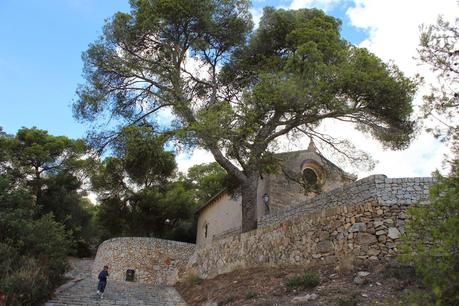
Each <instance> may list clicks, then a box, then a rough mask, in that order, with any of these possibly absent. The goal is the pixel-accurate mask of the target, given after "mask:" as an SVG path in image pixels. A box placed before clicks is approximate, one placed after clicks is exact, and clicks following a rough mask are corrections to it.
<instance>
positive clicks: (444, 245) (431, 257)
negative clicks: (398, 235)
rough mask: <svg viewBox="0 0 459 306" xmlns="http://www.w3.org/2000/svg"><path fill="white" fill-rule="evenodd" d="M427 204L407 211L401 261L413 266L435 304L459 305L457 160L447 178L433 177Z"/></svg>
mask: <svg viewBox="0 0 459 306" xmlns="http://www.w3.org/2000/svg"><path fill="white" fill-rule="evenodd" d="M436 179H437V183H436V184H435V185H434V186H433V187H432V188H431V189H430V197H429V205H426V206H419V207H414V208H411V209H410V211H409V215H410V217H411V218H410V219H409V220H408V222H407V224H406V229H405V237H404V244H403V248H402V254H403V257H402V259H403V260H405V261H406V262H408V263H414V265H415V267H416V270H417V272H418V273H419V275H420V276H421V277H422V278H423V280H424V281H425V282H426V284H427V285H428V286H429V288H430V289H431V290H432V293H433V294H434V297H435V298H436V299H437V302H438V304H435V305H440V304H441V305H457V304H458V303H459V160H458V159H456V160H455V161H454V163H453V164H452V171H451V173H450V175H449V176H447V177H443V176H441V175H440V174H439V173H437V174H436Z"/></svg>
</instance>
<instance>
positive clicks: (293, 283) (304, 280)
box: [285, 271, 320, 290]
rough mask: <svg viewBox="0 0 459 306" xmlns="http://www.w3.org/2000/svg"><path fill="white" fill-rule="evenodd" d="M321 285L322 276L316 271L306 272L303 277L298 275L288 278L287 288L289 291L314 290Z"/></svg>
mask: <svg viewBox="0 0 459 306" xmlns="http://www.w3.org/2000/svg"><path fill="white" fill-rule="evenodd" d="M319 284H320V275H319V273H317V272H314V271H304V273H303V275H296V276H293V277H292V278H288V279H287V281H286V282H285V286H286V287H287V288H288V289H291V290H292V289H297V288H314V287H317V286H318V285H319Z"/></svg>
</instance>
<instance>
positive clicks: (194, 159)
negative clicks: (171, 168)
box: [175, 149, 215, 173]
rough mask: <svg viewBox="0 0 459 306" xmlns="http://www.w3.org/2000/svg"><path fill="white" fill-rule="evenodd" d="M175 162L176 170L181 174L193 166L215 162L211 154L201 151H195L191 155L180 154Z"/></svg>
mask: <svg viewBox="0 0 459 306" xmlns="http://www.w3.org/2000/svg"><path fill="white" fill-rule="evenodd" d="M175 160H176V161H177V166H178V170H179V171H180V172H183V173H186V172H188V169H189V168H190V167H191V166H193V165H197V164H203V163H211V162H214V161H215V159H214V157H213V156H212V154H211V153H210V152H209V151H206V150H203V149H196V150H194V151H193V152H191V153H188V152H180V153H179V154H178V155H177V157H176V159H175Z"/></svg>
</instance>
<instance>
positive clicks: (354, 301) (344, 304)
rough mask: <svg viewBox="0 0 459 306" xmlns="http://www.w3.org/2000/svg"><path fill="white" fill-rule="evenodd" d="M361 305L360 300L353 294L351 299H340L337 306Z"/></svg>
mask: <svg viewBox="0 0 459 306" xmlns="http://www.w3.org/2000/svg"><path fill="white" fill-rule="evenodd" d="M358 303H359V298H358V295H357V294H353V295H352V296H350V297H346V298H339V299H338V301H337V302H336V306H357V305H358Z"/></svg>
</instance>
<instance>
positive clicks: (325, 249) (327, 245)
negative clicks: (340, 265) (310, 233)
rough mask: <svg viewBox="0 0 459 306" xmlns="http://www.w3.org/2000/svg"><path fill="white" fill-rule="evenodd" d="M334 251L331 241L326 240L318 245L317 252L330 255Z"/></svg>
mask: <svg viewBox="0 0 459 306" xmlns="http://www.w3.org/2000/svg"><path fill="white" fill-rule="evenodd" d="M333 250H334V247H333V243H332V242H331V241H330V240H325V241H321V242H319V243H317V251H318V252H319V253H322V254H324V253H330V252H332V251H333Z"/></svg>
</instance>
